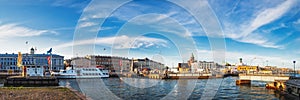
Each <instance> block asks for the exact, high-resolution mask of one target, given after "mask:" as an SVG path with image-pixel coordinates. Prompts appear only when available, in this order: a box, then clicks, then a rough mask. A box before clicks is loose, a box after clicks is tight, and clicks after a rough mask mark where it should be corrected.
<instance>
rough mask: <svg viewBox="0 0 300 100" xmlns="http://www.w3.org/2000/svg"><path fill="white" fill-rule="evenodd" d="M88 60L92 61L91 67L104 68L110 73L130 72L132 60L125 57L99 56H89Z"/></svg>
mask: <svg viewBox="0 0 300 100" xmlns="http://www.w3.org/2000/svg"><path fill="white" fill-rule="evenodd" d="M86 58H88V59H90V60H91V66H96V67H98V68H99V67H100V68H104V69H107V70H110V71H113V72H114V71H123V72H127V71H130V64H131V63H130V62H131V60H130V59H128V58H124V57H117V56H99V55H88V56H86Z"/></svg>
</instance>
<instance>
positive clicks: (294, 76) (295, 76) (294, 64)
mask: <svg viewBox="0 0 300 100" xmlns="http://www.w3.org/2000/svg"><path fill="white" fill-rule="evenodd" d="M293 63H294V77H296V70H295V63H296V61H293Z"/></svg>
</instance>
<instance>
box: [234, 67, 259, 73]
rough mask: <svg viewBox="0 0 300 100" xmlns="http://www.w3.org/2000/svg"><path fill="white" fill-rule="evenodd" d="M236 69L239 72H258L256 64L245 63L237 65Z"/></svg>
mask: <svg viewBox="0 0 300 100" xmlns="http://www.w3.org/2000/svg"><path fill="white" fill-rule="evenodd" d="M237 70H238V71H239V72H243V73H254V72H258V66H247V65H244V66H241V65H239V66H238V67H237Z"/></svg>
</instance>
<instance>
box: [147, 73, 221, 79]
mask: <svg viewBox="0 0 300 100" xmlns="http://www.w3.org/2000/svg"><path fill="white" fill-rule="evenodd" d="M222 77H223V75H214V76H213V75H212V74H198V73H197V74H192V73H181V74H168V75H167V76H165V75H162V74H149V75H148V78H152V79H208V78H222Z"/></svg>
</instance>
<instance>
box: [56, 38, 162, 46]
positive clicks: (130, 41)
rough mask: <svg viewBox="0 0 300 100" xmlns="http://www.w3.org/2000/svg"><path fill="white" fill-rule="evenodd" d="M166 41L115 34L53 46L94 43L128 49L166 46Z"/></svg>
mask: <svg viewBox="0 0 300 100" xmlns="http://www.w3.org/2000/svg"><path fill="white" fill-rule="evenodd" d="M167 43H168V42H167V41H165V40H163V39H157V38H150V37H143V36H142V37H128V36H126V35H122V36H115V37H100V38H96V40H95V39H88V40H81V41H74V42H69V43H64V44H61V45H58V46H55V47H53V48H56V49H60V48H66V47H71V46H78V45H88V44H96V45H105V46H112V47H113V48H115V49H128V48H141V47H144V48H148V47H152V46H161V47H166V46H167Z"/></svg>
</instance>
